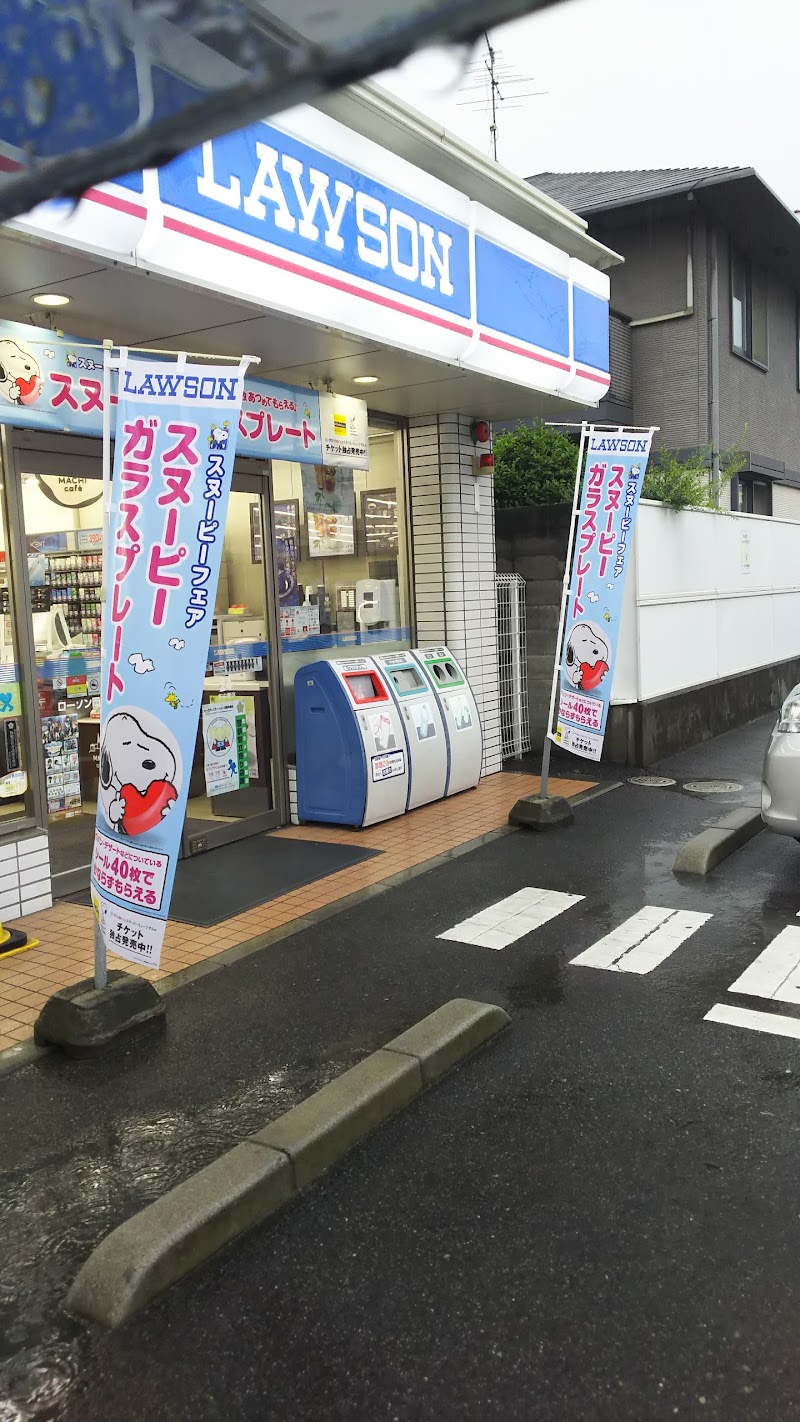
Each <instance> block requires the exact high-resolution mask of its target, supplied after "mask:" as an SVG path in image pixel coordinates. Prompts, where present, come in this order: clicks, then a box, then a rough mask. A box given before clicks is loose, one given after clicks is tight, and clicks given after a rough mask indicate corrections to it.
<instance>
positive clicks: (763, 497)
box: [739, 474, 772, 518]
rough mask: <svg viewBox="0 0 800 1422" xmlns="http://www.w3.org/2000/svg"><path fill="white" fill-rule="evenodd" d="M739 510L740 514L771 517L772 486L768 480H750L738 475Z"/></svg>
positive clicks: (746, 476) (747, 477)
mask: <svg viewBox="0 0 800 1422" xmlns="http://www.w3.org/2000/svg"><path fill="white" fill-rule="evenodd" d="M739 510H740V512H741V513H749V514H762V515H763V516H764V517H766V518H770V517H771V516H772V485H771V483H770V482H769V480H768V479H752V478H750V477H749V476H748V475H747V474H745V475H742V474H740V475H739Z"/></svg>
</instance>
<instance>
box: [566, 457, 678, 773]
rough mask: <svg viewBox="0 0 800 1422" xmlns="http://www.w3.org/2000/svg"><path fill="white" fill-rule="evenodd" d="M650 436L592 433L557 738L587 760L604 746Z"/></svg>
mask: <svg viewBox="0 0 800 1422" xmlns="http://www.w3.org/2000/svg"><path fill="white" fill-rule="evenodd" d="M652 438H653V431H652V430H650V431H649V432H648V433H645V434H635V435H634V434H626V433H624V432H623V431H622V430H620V431H619V432H617V433H608V432H606V431H599V430H594V429H590V430H589V437H588V441H587V454H586V470H585V474H584V481H583V493H582V496H581V502H580V510H579V513H578V525H577V529H576V536H575V554H574V558H573V564H572V578H571V581H570V588H569V601H568V603H567V616H566V622H565V624H564V638H563V642H562V646H561V648H560V658H561V670H560V687H559V699H558V719H557V722H556V730H555V734H554V735H553V739H554V740H555V741H556V742H557V744H559V745H562V746H564V748H565V749H566V750H569V751H572V752H574V754H575V755H581V756H585V757H586V759H587V760H599V759H600V756H601V753H602V749H603V737H604V735H605V728H606V720H607V717H608V706H609V701H610V699H611V686H612V682H613V680H614V658H615V656H616V652H617V640H618V637H619V623H620V617H621V614H622V592H623V588H624V586H625V577H626V574H627V571H628V561H629V557H630V549H631V539H632V535H633V525H634V520H635V518H636V510H637V509H638V507H639V498H640V496H641V492H642V483H643V481H644V476H645V470H646V469H647V461H648V458H649V457H650V445H651V442H652Z"/></svg>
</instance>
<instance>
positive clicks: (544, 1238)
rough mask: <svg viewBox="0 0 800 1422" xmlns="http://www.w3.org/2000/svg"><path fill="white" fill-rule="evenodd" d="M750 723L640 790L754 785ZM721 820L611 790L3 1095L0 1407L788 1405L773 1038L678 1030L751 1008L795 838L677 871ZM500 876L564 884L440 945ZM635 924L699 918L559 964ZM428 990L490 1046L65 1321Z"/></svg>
mask: <svg viewBox="0 0 800 1422" xmlns="http://www.w3.org/2000/svg"><path fill="white" fill-rule="evenodd" d="M767 724H768V723H764V724H761V725H757V726H756V727H754V728H751V729H749V730H747V731H745V732H742V733H735V734H733V735H732V736H729V737H723V738H721V739H720V741H719V742H716V743H714V744H713V745H712V746H709V747H705V748H701V749H700V750H698V751H695V752H691V753H689V754H688V756H686V757H682V758H678V760H676V761H673V762H672V763H671V765H670V772H671V773H672V774H678V775H679V776H680V777H681V778H683V777H684V776H688V775H705V776H708V775H711V776H724V777H725V778H736V779H738V780H739V781H740V782H742V783H743V784H744V785H745V786H746V787H748V788H750V787H752V785H753V784H754V783H755V779H756V778H757V772H758V763H759V760H760V755H761V752H762V749H763V744H764V740H765V736H766V730H767ZM738 798H739V799H741V798H742V797H738ZM736 800H737V797H735V796H733V797H721V798H712V797H708V798H702V799H698V798H695V797H692V796H690V795H688V794H687V793H685V792H684V791H682V790H681V789H680V788H676V789H675V790H659V791H656V790H647V789H643V788H640V787H635V786H625V787H624V788H622V789H618V790H614V791H612V792H610V793H608V794H606V795H605V796H603V797H602V798H600V799H597V800H595V801H593V802H591V803H589V804H587V805H585V806H583V807H581V808H580V810H579V812H578V816H577V819H576V823H575V825H574V826H573V827H572V829H570V830H569V831H568V832H565V833H563V834H555V835H553V836H549V837H544V838H539V837H536V836H531V835H525V834H514V835H509V836H506V837H504V838H502V839H500V840H497V841H495V842H494V843H492V844H489V845H487V846H485V847H484V848H482V849H480V850H477V851H475V852H473V853H471V854H469V855H466V856H464V857H462V858H459V859H456V860H454V861H453V862H452V863H450V864H447V865H445V866H443V867H441V868H439V869H437V870H434V871H432V872H430V873H428V874H426V875H423V876H421V877H419V878H417V879H414V880H413V881H412V882H411V883H410V884H409V885H408V886H406V887H401V888H397V889H393V890H391V891H389V892H387V893H384V894H381V895H378V896H376V897H374V898H373V899H371V900H370V901H369V903H367V904H365V905H363V906H361V907H360V908H358V909H353V910H349V911H347V912H346V913H343V914H340V915H338V916H336V917H334V918H332V919H330V920H328V921H327V922H326V923H325V924H324V925H322V926H320V927H317V928H315V929H309V930H307V931H305V932H303V933H302V934H299V935H297V936H295V937H294V938H291V939H287V940H284V941H283V942H282V943H280V944H277V945H276V946H275V947H273V948H272V949H270V950H268V951H266V952H263V953H260V954H257V955H255V956H253V957H251V958H249V959H246V960H243V961H242V962H240V963H238V964H235V965H233V966H231V967H229V968H226V969H224V970H223V971H221V972H218V973H214V974H212V975H210V976H209V977H206V978H204V979H202V980H200V981H198V982H197V983H196V984H194V985H192V986H191V987H189V988H187V989H184V990H181V991H180V992H177V993H175V994H173V995H172V996H171V998H170V1003H169V1011H170V1023H169V1028H168V1031H167V1033H166V1035H165V1036H164V1037H162V1038H157V1039H153V1040H152V1041H151V1042H150V1043H149V1044H148V1045H146V1046H142V1047H138V1048H137V1049H135V1050H129V1051H127V1052H124V1053H117V1054H115V1055H114V1056H113V1057H111V1058H108V1059H106V1061H105V1062H96V1063H66V1062H62V1061H59V1060H58V1059H56V1058H50V1059H47V1060H45V1061H44V1062H42V1063H40V1064H39V1065H38V1066H37V1067H35V1068H31V1069H27V1070H25V1071H23V1072H20V1073H17V1074H16V1075H15V1076H14V1077H12V1078H9V1079H7V1080H6V1081H4V1082H1V1083H0V1122H1V1123H2V1131H3V1142H4V1148H3V1158H2V1175H1V1176H0V1188H1V1191H2V1194H1V1196H0V1337H1V1338H2V1342H0V1422H29V1419H32V1418H52V1419H54V1422H55V1419H59V1422H60V1420H61V1419H64V1422H77V1420H78V1419H81V1422H94V1419H98V1422H100V1419H103V1422H105V1419H107V1418H110V1417H115V1418H119V1419H121V1422H127V1419H130V1422H138V1419H151V1418H160V1417H166V1416H169V1417H170V1418H172V1419H175V1422H181V1419H184V1418H185V1419H187V1422H188V1419H192V1422H204V1419H212V1418H214V1419H216V1418H223V1417H224V1418H226V1419H227V1418H232V1417H235V1418H237V1419H239V1418H241V1419H251V1418H252V1419H254V1422H255V1419H263V1418H270V1419H271V1418H291V1419H305V1418H308V1419H323V1418H329V1417H335V1418H357V1419H373V1418H381V1417H386V1418H390V1419H391V1418H397V1419H403V1422H405V1419H437V1420H438V1419H443V1418H451V1417H452V1418H459V1419H461V1418H463V1419H472V1418H476V1419H483V1418H524V1419H540V1418H541V1419H551V1418H553V1419H563V1418H568V1419H573V1418H576V1419H603V1422H605V1419H609V1422H612V1420H613V1419H620V1420H621V1422H622V1419H625V1420H626V1422H627V1419H631V1422H643V1419H650V1418H654V1419H660V1418H671V1417H675V1416H677V1417H683V1418H692V1419H694V1418H700V1417H703V1418H719V1419H725V1422H729V1420H730V1422H736V1419H740V1418H741V1419H748V1422H749V1419H764V1420H765V1422H781V1419H784V1418H786V1419H788V1418H793V1417H800V1400H799V1399H800V1363H798V1361H797V1360H796V1354H797V1349H796V1337H797V1330H798V1318H799V1315H798V1303H799V1302H800V1297H799V1295H800V1285H798V1282H797V1274H798V1270H797V1260H798V1257H799V1255H798V1247H799V1246H800V1201H799V1199H798V1196H799V1191H798V1184H797V1181H798V1157H799V1155H800V1111H799V1109H798V1108H800V1093H799V1090H798V1088H799V1086H800V1042H797V1041H791V1040H786V1039H781V1038H777V1037H772V1036H767V1035H762V1034H760V1033H750V1032H745V1031H743V1030H741V1029H736V1028H732V1027H727V1026H719V1025H716V1024H712V1023H708V1022H705V1021H703V1017H704V1014H705V1013H706V1012H707V1011H708V1009H709V1008H710V1007H711V1006H712V1005H713V1004H714V1003H715V1002H736V1001H738V1003H739V1005H749V1006H753V1007H756V1008H757V1009H759V1010H768V1004H764V1003H762V1002H761V1001H760V1000H752V1001H749V1000H747V999H742V998H739V999H736V998H732V997H730V996H729V995H728V993H727V988H728V987H729V985H730V984H731V983H732V982H733V981H734V979H735V978H736V977H737V976H738V975H739V974H740V973H741V972H742V971H743V969H744V968H745V967H746V966H747V965H748V964H749V963H750V962H752V960H753V959H754V958H755V957H756V956H757V954H758V953H759V952H760V951H761V949H762V948H763V947H765V946H766V944H767V943H768V942H769V941H770V940H771V939H772V938H773V937H774V936H775V935H776V933H778V932H779V931H780V930H781V929H782V928H783V927H785V926H786V925H787V924H792V923H794V924H797V922H798V920H797V918H796V915H797V913H798V910H800V847H798V846H797V845H795V844H794V843H792V842H788V841H782V840H779V839H777V838H773V837H768V836H767V835H761V836H759V837H758V838H757V839H756V840H754V841H752V842H751V843H750V844H749V845H748V846H746V848H745V849H744V850H742V851H740V853H739V854H737V855H736V856H734V857H733V858H732V859H730V860H728V861H727V863H726V864H725V865H724V866H722V867H721V869H719V870H718V871H716V873H715V874H714V875H713V876H711V877H710V878H709V879H708V880H706V881H698V882H692V881H688V880H684V881H683V882H680V883H679V882H678V881H677V880H675V878H674V877H673V876H672V874H671V864H672V860H673V858H674V854H675V849H676V846H677V844H678V843H679V842H680V841H681V840H682V839H684V838H686V837H687V836H688V835H690V834H692V833H696V832H697V831H698V830H699V829H700V828H702V827H703V826H704V825H705V824H707V823H710V822H711V821H712V820H713V819H715V818H716V817H718V816H719V815H720V814H722V813H724V812H725V811H726V810H727V809H729V808H731V807H732V805H733V804H734V803H736ZM467 804H468V797H465V806H467ZM530 884H533V885H536V886H538V887H543V888H551V889H562V890H568V891H570V892H572V893H578V894H582V895H584V898H583V901H582V902H581V903H580V904H578V905H577V906H576V907H574V908H572V909H570V910H569V911H568V912H567V913H565V914H562V915H561V916H560V917H559V918H556V919H554V920H553V921H551V922H550V923H548V924H546V925H545V926H544V927H542V928H540V929H538V930H537V931H536V932H535V933H534V934H531V935H529V936H528V937H527V938H523V939H521V940H519V941H518V942H517V943H515V944H513V945H511V946H510V947H508V948H506V949H505V950H504V951H503V952H499V953H495V952H491V951H490V950H487V949H481V948H477V947H471V946H469V945H465V944H458V943H455V942H451V941H446V940H440V939H437V937H436V935H437V934H438V933H441V932H442V931H443V930H444V929H446V928H449V927H451V926H452V925H453V924H454V923H455V922H456V921H458V920H460V919H463V918H464V917H465V916H467V915H468V914H471V913H474V912H477V911H478V910H479V909H481V908H484V907H486V906H487V905H488V904H490V903H492V902H494V901H496V900H498V899H500V898H502V897H503V896H504V895H507V894H509V893H512V892H514V891H515V890H516V889H518V888H520V887H522V886H523V885H530ZM645 904H655V905H659V906H663V907H667V908H670V907H671V908H688V909H700V910H702V911H703V912H706V913H711V914H712V915H713V917H712V918H711V920H710V921H709V922H708V923H707V924H705V925H704V927H703V928H702V929H700V930H699V931H698V932H697V933H696V934H695V935H694V936H693V937H692V938H690V939H689V940H688V942H687V943H685V944H684V945H683V946H682V947H681V948H679V949H678V950H677V951H676V952H675V953H674V954H673V955H672V956H671V957H670V958H669V959H667V961H666V962H665V963H663V964H662V965H661V966H660V967H659V968H657V969H656V970H655V971H654V972H652V973H651V974H649V975H647V976H643V977H636V976H633V975H628V974H621V973H612V972H605V971H598V970H592V969H586V968H575V967H572V966H570V965H569V959H570V958H572V957H574V956H575V955H576V954H577V953H578V952H580V951H581V950H582V949H583V948H585V947H587V946H589V945H590V944H591V943H593V942H594V941H595V940H596V939H597V938H599V937H601V936H602V934H603V933H605V932H607V931H608V930H609V929H610V928H612V927H614V926H616V925H617V924H619V923H620V922H621V921H622V920H623V919H625V918H626V917H628V916H629V915H630V914H632V913H634V912H636V911H637V910H638V909H640V908H642V907H643V906H644V905H645ZM453 996H476V997H483V998H485V999H487V1000H492V1001H497V1002H500V1003H502V1004H503V1005H504V1006H506V1007H508V1009H509V1011H510V1012H511V1014H512V1018H513V1026H512V1029H511V1031H510V1032H509V1033H507V1034H506V1035H505V1036H504V1038H502V1039H501V1040H500V1041H499V1042H498V1043H497V1044H495V1045H494V1046H492V1047H491V1048H489V1049H488V1050H487V1051H486V1052H485V1053H484V1054H482V1055H481V1056H480V1057H478V1058H476V1059H474V1060H473V1061H471V1062H469V1063H467V1064H466V1065H465V1066H463V1067H462V1068H461V1069H460V1070H459V1071H458V1072H456V1073H455V1074H453V1075H452V1076H451V1077H449V1078H448V1079H446V1080H445V1081H444V1082H443V1083H442V1084H441V1085H439V1086H438V1087H437V1088H435V1089H434V1090H433V1091H432V1092H430V1093H428V1094H427V1095H426V1096H425V1097H424V1098H422V1099H421V1100H420V1101H419V1102H417V1103H416V1104H415V1105H414V1106H413V1107H412V1108H411V1109H410V1110H408V1111H407V1112H405V1113H404V1114H403V1115H402V1116H401V1117H399V1118H397V1119H396V1120H395V1121H393V1122H391V1123H390V1124H389V1125H388V1126H386V1127H384V1128H383V1129H382V1130H381V1131H380V1132H379V1133H378V1134H377V1135H376V1136H374V1137H373V1138H372V1139H371V1140H369V1141H367V1142H365V1143H364V1144H363V1145H362V1146H361V1147H359V1148H358V1149H357V1150H356V1151H355V1152H354V1153H353V1154H352V1156H351V1157H350V1158H349V1159H348V1160H347V1161H346V1162H345V1163H344V1164H343V1165H342V1166H340V1167H339V1168H338V1169H337V1170H335V1171H334V1172H333V1173H332V1174H331V1175H330V1176H329V1177H328V1178H327V1179H326V1180H325V1181H324V1182H322V1184H321V1185H320V1186H318V1187H317V1188H316V1189H315V1190H313V1191H312V1192H310V1193H309V1194H308V1195H307V1196H306V1198H305V1199H303V1200H301V1201H300V1202H299V1203H298V1204H296V1205H295V1206H294V1207H293V1208H291V1209H290V1210H288V1211H286V1212H285V1213H284V1215H283V1216H282V1217H281V1218H280V1219H279V1220H277V1221H276V1222H274V1223H273V1224H272V1225H271V1226H268V1227H265V1228H263V1229H261V1230H258V1231H256V1232H254V1233H253V1234H252V1235H250V1236H248V1237H247V1238H246V1239H245V1240H243V1241H241V1242H240V1243H239V1244H237V1245H235V1246H233V1247H231V1248H230V1249H228V1250H227V1251H226V1252H224V1254H223V1255H221V1256H219V1257H218V1258H217V1259H215V1260H213V1261H211V1262H210V1263H209V1264H207V1265H206V1266H205V1267H204V1268H203V1269H201V1270H200V1271H198V1273H197V1274H196V1275H194V1276H193V1277H192V1278H190V1279H188V1280H186V1281H185V1282H184V1283H183V1284H182V1285H180V1286H179V1287H177V1288H176V1289H174V1290H173V1291H172V1292H171V1293H170V1294H169V1295H168V1296H167V1297H166V1298H165V1299H163V1300H161V1301H160V1302H158V1303H156V1304H155V1305H153V1306H152V1307H151V1308H150V1309H149V1310H148V1311H147V1312H146V1313H145V1314H144V1315H142V1317H141V1318H139V1319H138V1320H135V1321H134V1322H132V1323H131V1324H129V1325H127V1326H125V1327H124V1328H122V1329H120V1330H119V1331H118V1332H116V1333H115V1334H111V1335H106V1334H103V1333H102V1332H100V1331H99V1330H96V1329H91V1328H88V1327H85V1326H84V1325H82V1324H79V1323H77V1322H75V1321H73V1320H68V1319H66V1318H65V1316H64V1315H63V1314H62V1313H61V1312H60V1310H59V1303H60V1300H61V1298H63V1293H64V1291H65V1289H66V1287H67V1284H68V1282H69V1281H70V1279H71V1278H72V1276H73V1275H74V1272H75V1270H76V1267H77V1265H78V1264H79V1262H80V1261H81V1259H82V1258H83V1257H84V1256H85V1254H86V1253H87V1252H88V1250H89V1249H90V1248H91V1246H92V1244H93V1243H94V1242H95V1241H96V1240H97V1239H99V1238H100V1237H102V1235H103V1234H104V1233H106V1232H107V1230H108V1229H109V1228H111V1227H113V1225H114V1224H116V1223H118V1222H119V1220H121V1219H122V1218H124V1217H125V1216H126V1215H127V1214H129V1213H131V1212H132V1210H133V1209H135V1208H137V1206H138V1205H140V1204H141V1203H145V1202H146V1201H147V1200H148V1199H151V1198H153V1197H154V1196H155V1195H157V1194H159V1193H161V1192H162V1191H163V1190H164V1189H166V1188H168V1187H169V1186H170V1185H171V1184H173V1183H175V1182H176V1181H177V1180H179V1179H181V1178H183V1177H184V1176H185V1175H186V1174H188V1173H190V1172H191V1170H193V1169H196V1168H197V1166H198V1165H200V1164H202V1163H203V1162H204V1161H205V1160H207V1159H210V1158H211V1157H213V1156H214V1155H216V1154H218V1153H219V1152H220V1151H221V1150H222V1149H224V1148H225V1147H226V1146H227V1145H228V1144H229V1143H230V1142H231V1141H232V1140H234V1139H236V1138H237V1137H238V1136H240V1135H241V1134H242V1133H244V1132H246V1131H249V1130H252V1129H255V1128H256V1127H257V1126H258V1125H260V1124H261V1123H262V1122H263V1121H264V1120H265V1119H267V1118H268V1117H269V1116H271V1115H274V1114H277V1112H279V1111H281V1110H283V1109H285V1108H286V1106H287V1105H290V1104H291V1103H292V1102H293V1101H294V1100H296V1099H298V1097H300V1096H303V1095H305V1094H307V1092H308V1091H310V1090H313V1089H315V1087H316V1086H317V1085H319V1084H320V1083H321V1082H322V1081H323V1080H326V1079H328V1077H329V1076H331V1075H334V1074H336V1073H338V1072H339V1071H341V1070H342V1069H343V1068H344V1067H346V1066H347V1065H350V1064H351V1063H352V1062H353V1061H355V1060H357V1059H358V1058H359V1057H360V1056H362V1055H363V1054H364V1053H365V1052H366V1051H369V1050H371V1049H373V1048H374V1047H375V1046H376V1045H379V1044H380V1043H381V1042H383V1041H385V1040H386V1039H387V1038H388V1037H389V1036H391V1035H392V1034H393V1033H394V1032H396V1031H397V1030H399V1029H400V1028H401V1027H403V1026H405V1025H407V1024H408V1023H410V1022H412V1021H413V1020H415V1019H416V1018H418V1017H420V1016H422V1015H424V1013H426V1012H428V1011H430V1010H431V1009H432V1008H433V1007H435V1006H437V1005H438V1004H439V1003H440V1002H442V1001H444V1000H445V999H447V998H449V997H453ZM781 1010H782V1011H783V1012H784V1013H786V1014H789V1015H792V1014H793V1012H796V1009H795V1010H793V1009H792V1008H790V1007H785V1006H782V1008H781ZM34 1393H37V1396H36V1397H35V1396H34Z"/></svg>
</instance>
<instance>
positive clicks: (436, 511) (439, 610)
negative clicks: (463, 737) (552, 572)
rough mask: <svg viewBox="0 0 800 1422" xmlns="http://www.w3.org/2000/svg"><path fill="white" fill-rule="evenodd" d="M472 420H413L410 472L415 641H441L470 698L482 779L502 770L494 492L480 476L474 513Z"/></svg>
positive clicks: (489, 479)
mask: <svg viewBox="0 0 800 1422" xmlns="http://www.w3.org/2000/svg"><path fill="white" fill-rule="evenodd" d="M470 423H471V420H470V418H469V417H465V416H463V415H461V416H455V415H452V416H430V417H417V418H415V419H413V420H412V421H411V425H410V430H409V468H410V480H411V527H412V542H413V550H414V590H415V597H416V618H417V641H418V643H419V645H420V646H423V647H424V646H426V645H430V644H431V643H435V642H441V641H444V642H445V643H446V645H447V646H448V647H449V648H450V650H451V651H452V652H453V653H454V654H455V656H456V657H458V659H459V661H460V662H461V664H462V666H463V667H464V670H465V672H466V674H467V679H468V681H469V683H470V685H471V687H472V689H473V691H474V693H475V700H476V701H477V703H478V709H479V711H480V713H481V725H482V727H483V774H484V775H491V774H493V773H494V772H495V771H497V770H500V769H501V767H502V760H501V754H500V686H499V668H498V654H497V614H496V594H495V567H496V558H495V541H494V538H495V535H494V488H493V483H494V481H493V479H492V476H491V475H486V474H484V475H481V477H480V480H479V481H478V482H479V488H480V508H479V509H476V508H475V482H476V481H475V475H474V473H473V468H474V454H475V451H474V447H473V444H472V440H471V438H470V433H469V427H470Z"/></svg>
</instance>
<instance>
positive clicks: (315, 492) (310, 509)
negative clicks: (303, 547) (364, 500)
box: [302, 464, 356, 558]
mask: <svg viewBox="0 0 800 1422" xmlns="http://www.w3.org/2000/svg"><path fill="white" fill-rule="evenodd" d="M302 479H303V507H304V509H305V515H306V532H307V535H308V552H309V557H311V558H336V557H341V556H342V555H343V554H349V555H352V554H353V553H354V552H355V526H356V495H355V488H354V484H353V471H352V469H341V468H339V467H337V466H336V465H332V464H313V465H311V467H310V468H309V467H308V466H306V467H305V468H304V469H303V471H302Z"/></svg>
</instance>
